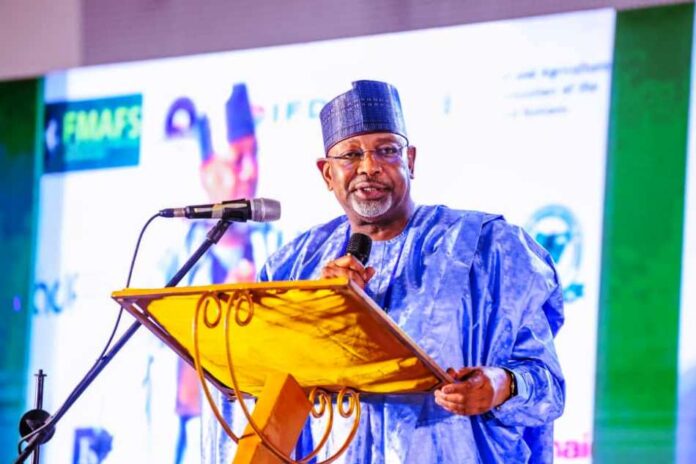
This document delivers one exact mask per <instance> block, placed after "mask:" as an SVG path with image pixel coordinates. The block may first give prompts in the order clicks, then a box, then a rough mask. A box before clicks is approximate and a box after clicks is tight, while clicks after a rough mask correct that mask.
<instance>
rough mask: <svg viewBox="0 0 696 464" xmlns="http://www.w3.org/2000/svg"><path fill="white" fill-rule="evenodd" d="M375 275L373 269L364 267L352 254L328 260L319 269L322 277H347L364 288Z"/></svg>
mask: <svg viewBox="0 0 696 464" xmlns="http://www.w3.org/2000/svg"><path fill="white" fill-rule="evenodd" d="M374 275H375V269H374V268H372V267H367V268H366V267H364V266H363V265H362V263H361V262H360V261H358V260H357V259H355V257H354V256H352V255H345V256H341V257H340V258H338V259H335V260H333V261H331V262H329V263H328V264H327V265H326V266H324V268H323V269H322V270H321V278H322V279H332V278H335V277H348V278H349V279H350V280H352V281H353V282H355V283H356V284H358V285H359V286H360V288H362V289H365V285H367V282H368V281H369V280H370V279H371V278H372V276H374Z"/></svg>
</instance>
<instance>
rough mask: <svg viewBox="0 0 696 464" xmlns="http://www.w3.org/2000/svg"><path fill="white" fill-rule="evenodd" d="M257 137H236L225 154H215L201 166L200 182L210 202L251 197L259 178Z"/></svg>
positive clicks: (254, 192)
mask: <svg viewBox="0 0 696 464" xmlns="http://www.w3.org/2000/svg"><path fill="white" fill-rule="evenodd" d="M258 173H259V170H258V163H257V161H256V138H255V137H254V136H253V135H248V136H246V137H243V138H241V139H238V140H235V141H234V142H232V143H231V144H230V149H229V151H228V152H227V153H224V154H215V155H213V156H211V157H210V159H208V160H207V161H206V162H205V163H203V165H201V182H202V183H203V188H205V191H206V192H207V193H208V197H209V199H210V201H211V202H213V203H218V202H221V201H226V200H234V199H238V198H253V197H254V195H255V194H256V184H257V181H258Z"/></svg>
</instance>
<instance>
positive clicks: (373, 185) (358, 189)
mask: <svg viewBox="0 0 696 464" xmlns="http://www.w3.org/2000/svg"><path fill="white" fill-rule="evenodd" d="M389 190H390V189H389V187H387V186H386V185H384V184H380V183H377V182H360V183H358V184H356V185H355V186H354V187H353V188H352V189H351V191H352V193H354V194H355V196H357V197H358V198H360V199H361V200H378V199H380V198H382V197H384V196H385V195H386V194H387V193H388V192H389Z"/></svg>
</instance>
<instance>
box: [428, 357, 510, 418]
mask: <svg viewBox="0 0 696 464" xmlns="http://www.w3.org/2000/svg"><path fill="white" fill-rule="evenodd" d="M448 373H449V374H450V375H452V377H454V378H455V379H456V380H459V382H457V383H451V384H448V385H445V386H444V387H442V388H441V389H439V390H436V391H435V402H436V403H437V404H439V405H440V406H442V407H443V408H445V409H446V410H448V411H450V412H452V413H454V414H460V415H464V416H472V415H476V414H483V413H485V412H488V411H490V410H491V409H493V408H495V407H496V406H499V405H501V404H503V403H504V402H505V401H506V400H507V399H508V398H509V397H510V377H509V374H508V373H507V372H506V371H505V369H502V368H500V367H463V368H461V369H459V370H458V371H456V372H454V370H453V369H452V370H448Z"/></svg>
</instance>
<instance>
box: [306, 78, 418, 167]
mask: <svg viewBox="0 0 696 464" xmlns="http://www.w3.org/2000/svg"><path fill="white" fill-rule="evenodd" d="M319 117H320V119H321V131H322V134H323V136H324V151H325V152H327V153H328V151H329V149H330V148H331V147H333V146H334V145H336V144H337V143H338V142H340V141H341V140H345V139H347V138H349V137H353V136H355V135H360V134H369V133H372V132H392V133H394V134H398V135H400V136H402V137H404V138H405V139H407V140H408V137H407V136H406V125H405V124H404V115H403V113H402V111H401V100H400V99H399V92H398V91H397V90H396V88H395V87H394V86H393V85H391V84H387V83H386V82H379V81H356V82H353V88H352V89H351V90H349V91H348V92H346V93H343V94H341V95H339V96H338V97H336V98H334V99H333V100H331V101H330V102H329V103H327V104H326V105H324V107H323V108H322V109H321V113H319Z"/></svg>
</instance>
